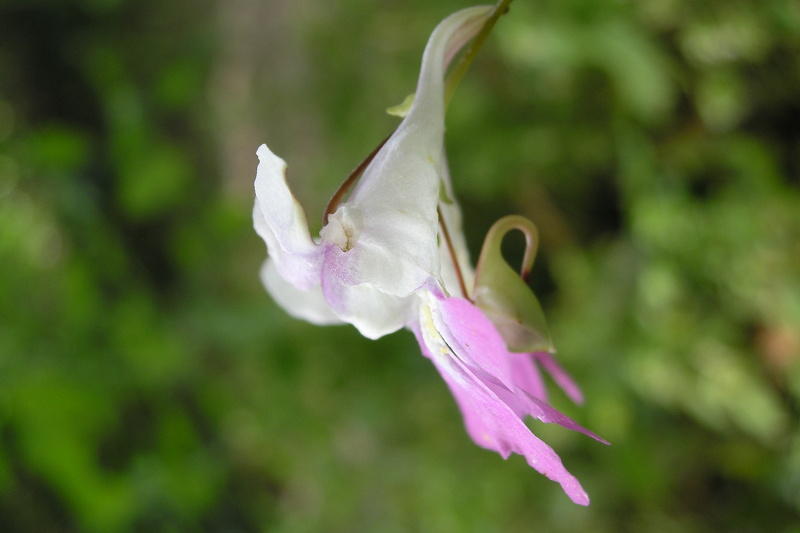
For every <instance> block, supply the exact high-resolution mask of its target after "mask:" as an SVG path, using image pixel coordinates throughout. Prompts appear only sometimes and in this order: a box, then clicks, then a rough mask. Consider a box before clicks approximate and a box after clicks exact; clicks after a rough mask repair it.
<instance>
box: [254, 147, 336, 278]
mask: <svg viewBox="0 0 800 533" xmlns="http://www.w3.org/2000/svg"><path fill="white" fill-rule="evenodd" d="M256 153H257V154H258V158H259V164H258V170H257V171H256V181H255V189H256V203H255V206H254V209H253V225H254V226H255V229H256V232H258V234H259V235H260V236H261V238H262V239H264V242H266V243H267V249H268V251H269V255H270V257H271V258H272V260H273V261H275V267H276V269H277V271H278V272H279V273H280V275H281V276H282V277H283V278H284V279H286V280H287V281H289V282H290V283H291V284H292V285H294V286H295V287H297V288H298V289H301V290H307V289H310V288H312V287H313V286H314V285H317V284H319V271H320V265H321V252H322V250H321V248H320V247H319V246H317V245H316V244H315V243H314V241H313V240H312V239H311V235H310V234H309V231H308V220H307V218H306V214H305V212H304V211H303V208H302V207H301V206H300V204H299V203H298V202H297V200H296V199H295V198H294V196H293V195H292V193H291V191H290V190H289V186H288V185H287V184H286V163H285V162H284V160H283V159H281V158H280V157H278V156H276V155H275V154H273V153H272V152H271V151H270V149H269V148H267V145H265V144H262V145H261V146H260V147H259V148H258V151H257V152H256Z"/></svg>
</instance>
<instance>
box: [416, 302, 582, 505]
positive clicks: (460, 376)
mask: <svg viewBox="0 0 800 533" xmlns="http://www.w3.org/2000/svg"><path fill="white" fill-rule="evenodd" d="M435 306H436V304H435V303H434V304H433V307H431V306H428V305H425V306H423V307H422V313H421V316H420V322H419V324H417V325H416V326H414V327H412V330H414V333H415V334H416V336H417V339H418V341H419V344H420V347H421V349H422V351H423V353H424V354H425V356H426V357H428V358H429V359H431V361H432V362H433V364H434V365H435V366H436V368H437V370H438V371H439V373H440V374H441V375H442V377H443V378H444V380H445V382H446V383H447V385H448V387H449V388H450V391H451V392H452V394H453V396H454V397H455V399H456V402H457V403H458V406H459V409H460V410H461V413H462V415H463V417H464V423H465V425H466V428H467V432H468V433H469V435H470V437H471V438H472V440H473V441H475V443H476V444H478V445H479V446H482V447H484V448H487V449H490V450H494V451H496V452H498V453H499V454H500V455H501V456H502V457H503V458H507V457H508V456H509V455H510V454H511V453H512V452H514V453H518V454H520V455H522V456H524V457H525V458H526V460H527V461H528V464H529V465H530V466H531V467H533V468H535V469H536V470H537V471H538V472H540V473H541V474H543V475H545V476H546V477H548V478H549V479H551V480H553V481H556V482H558V483H559V484H560V485H561V487H562V488H563V489H564V492H565V493H566V494H567V495H568V496H569V497H570V499H572V501H574V502H575V503H577V504H580V505H588V503H589V497H588V495H587V494H586V492H585V491H584V490H583V488H582V487H581V484H580V482H579V481H578V480H577V479H576V478H575V477H574V476H573V475H572V474H570V473H569V472H568V471H567V470H566V469H565V468H564V465H563V464H562V462H561V459H560V458H559V457H558V455H557V454H556V453H555V452H554V451H553V449H552V448H551V447H550V446H548V445H547V444H545V443H544V442H542V441H541V440H540V439H539V438H537V437H536V436H535V435H534V434H533V433H531V431H530V429H528V427H527V426H526V425H525V423H524V422H523V420H522V419H521V418H520V416H519V415H518V414H517V413H516V412H515V411H514V409H512V408H511V407H510V406H509V405H508V403H506V401H504V400H503V399H501V397H500V396H498V394H497V392H496V391H497V390H502V387H495V388H494V389H493V388H492V387H490V386H489V385H487V383H486V381H485V378H481V377H479V376H477V375H476V373H475V368H474V367H471V366H469V365H468V364H467V363H466V362H465V359H463V358H461V357H458V356H456V355H455V354H454V350H453V349H452V348H451V347H450V345H449V343H448V342H446V341H445V339H444V338H443V336H442V335H441V333H440V332H439V330H438V327H437V325H436V322H437V320H436V319H435V317H434V315H435V313H436V309H435ZM490 366H492V365H490ZM499 381H500V380H498V383H499ZM540 415H541V416H540V417H539V418H540V419H542V420H546V421H555V422H557V423H562V422H563V421H558V420H554V419H553V417H552V413H551V412H549V411H547V412H542V413H540Z"/></svg>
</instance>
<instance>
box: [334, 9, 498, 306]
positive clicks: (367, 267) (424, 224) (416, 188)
mask: <svg viewBox="0 0 800 533" xmlns="http://www.w3.org/2000/svg"><path fill="white" fill-rule="evenodd" d="M489 11H490V7H478V8H469V9H465V10H462V11H459V12H457V13H455V14H453V15H451V16H450V17H448V18H447V19H445V20H444V21H443V22H442V23H441V24H439V26H438V27H437V28H436V29H435V30H434V32H433V35H432V36H431V38H430V40H429V41H428V45H427V47H426V49H425V54H424V56H423V60H422V68H421V72H420V79H419V83H418V85H417V93H416V97H415V98H414V103H413V105H412V106H411V109H410V111H409V113H408V115H407V116H406V117H405V119H404V120H403V122H402V123H401V124H400V126H399V127H398V129H397V131H395V133H394V134H393V135H392V136H391V138H390V139H389V140H388V141H387V142H386V144H385V145H384V146H383V148H382V149H381V150H380V151H379V152H378V154H377V155H376V156H375V158H374V159H373V161H372V162H371V163H370V165H369V166H368V167H367V169H366V170H365V171H364V174H363V175H362V177H361V179H360V181H359V182H358V184H357V185H356V186H355V187H354V189H353V192H352V193H351V195H350V198H349V199H348V200H347V202H346V203H347V204H351V205H353V206H356V207H357V208H358V209H359V211H360V212H361V214H362V215H363V230H362V231H361V234H360V236H359V238H358V242H357V243H356V244H355V246H354V248H353V249H352V250H351V251H350V252H348V253H346V254H342V255H340V256H337V257H335V258H332V261H334V262H335V265H334V264H333V263H332V264H331V265H330V267H331V270H332V271H333V272H334V273H336V272H342V273H347V274H348V276H349V280H348V279H347V278H341V279H340V281H341V282H342V283H349V282H357V283H364V284H368V285H373V286H374V287H375V288H376V289H377V290H379V291H382V292H385V293H388V294H391V295H395V296H408V295H410V294H411V293H412V292H414V291H415V290H417V289H418V288H419V287H420V286H422V285H423V284H424V283H426V281H427V280H428V279H429V278H430V277H431V276H433V277H436V278H438V277H439V256H438V254H439V252H438V246H437V233H438V217H437V213H436V205H437V203H438V201H439V187H440V184H441V177H440V175H439V170H440V163H441V160H442V153H443V146H444V111H445V109H444V72H445V68H446V66H447V61H448V60H449V59H450V58H451V57H452V55H453V54H454V53H455V52H456V51H457V49H458V47H460V46H463V44H464V43H465V42H466V41H467V40H469V38H470V37H471V36H472V35H474V34H475V33H476V32H477V31H478V29H479V28H480V26H481V24H482V23H483V22H484V21H485V20H486V18H487V16H488V13H489ZM359 247H362V248H363V252H362V254H361V255H360V256H356V255H355V254H353V255H350V254H351V253H352V252H353V251H355V250H356V249H357V248H359ZM355 257H358V260H359V261H365V262H364V263H358V265H356V266H351V267H348V266H346V265H345V264H344V263H347V262H353V263H354V262H355V261H356V259H355ZM387 265H392V267H391V268H392V270H393V271H394V272H399V273H400V275H397V276H387V275H386V271H385V270H386V267H387ZM373 267H376V268H373Z"/></svg>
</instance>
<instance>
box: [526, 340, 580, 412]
mask: <svg viewBox="0 0 800 533" xmlns="http://www.w3.org/2000/svg"><path fill="white" fill-rule="evenodd" d="M532 355H533V357H534V359H536V362H538V363H539V364H540V365H542V367H543V368H544V369H545V370H546V371H547V373H548V374H550V375H551V376H552V377H553V381H555V382H556V384H557V385H558V386H559V387H561V389H562V390H563V391H564V392H565V393H566V394H567V396H569V398H570V399H571V400H572V401H573V402H575V403H577V404H582V403H583V393H582V392H581V389H580V387H578V384H577V383H575V381H574V380H573V379H572V378H571V377H570V375H569V374H567V371H566V370H564V369H563V368H561V365H559V364H558V362H557V361H556V360H555V359H554V358H553V356H552V355H550V354H549V353H547V352H536V353H534V354H532Z"/></svg>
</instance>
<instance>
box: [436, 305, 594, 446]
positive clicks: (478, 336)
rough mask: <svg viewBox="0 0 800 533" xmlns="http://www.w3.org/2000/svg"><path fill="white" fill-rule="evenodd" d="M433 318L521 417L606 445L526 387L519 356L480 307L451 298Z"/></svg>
mask: <svg viewBox="0 0 800 533" xmlns="http://www.w3.org/2000/svg"><path fill="white" fill-rule="evenodd" d="M432 316H433V319H434V324H435V326H436V329H437V331H438V332H439V334H440V335H441V337H442V339H443V340H444V342H446V343H447V345H448V346H449V347H450V349H452V351H453V354H454V355H455V356H456V357H457V358H459V359H460V360H461V361H462V362H463V363H464V364H465V365H466V366H467V367H468V368H469V369H470V370H471V371H472V373H473V374H474V375H475V376H476V377H478V378H479V379H481V380H482V381H483V382H484V383H485V384H486V386H487V387H489V388H490V389H491V390H493V391H494V392H495V393H496V394H497V395H498V397H500V398H502V399H503V400H504V401H505V402H506V403H507V404H508V406H509V407H510V408H511V409H512V410H513V411H514V412H516V413H517V414H519V416H525V415H531V416H533V417H534V418H537V419H539V420H541V421H542V422H547V423H550V422H555V423H556V424H559V425H561V426H563V427H566V428H567V429H571V430H573V431H578V432H580V433H583V434H585V435H588V436H590V437H592V438H593V439H596V440H599V441H601V442H605V441H604V440H603V439H601V438H600V437H598V436H597V435H595V434H594V433H592V432H591V431H589V430H587V429H585V428H583V427H581V426H580V425H579V424H578V423H577V422H575V421H574V420H572V419H571V418H569V417H568V416H566V415H563V414H561V413H559V412H558V411H556V410H555V409H553V408H552V407H550V406H549V405H547V403H546V402H544V401H542V400H541V399H540V398H536V397H535V395H534V394H533V393H532V392H531V391H529V390H525V389H524V388H522V386H521V385H522V381H521V378H522V377H523V376H517V375H515V374H514V373H513V370H514V366H513V365H512V361H513V359H512V358H513V357H515V355H516V354H512V353H510V352H509V351H508V349H507V348H506V347H505V343H504V340H503V338H502V337H501V336H500V333H499V332H498V331H497V329H496V327H495V326H494V324H492V322H491V321H490V320H489V319H488V318H487V317H486V316H485V315H484V314H483V312H482V311H481V310H480V309H479V308H478V307H476V306H475V305H473V304H472V303H471V302H469V301H467V300H464V299H461V298H447V299H444V300H442V301H441V302H439V305H438V306H434V311H433V312H432ZM508 391H510V392H511V395H510V396H509V394H508Z"/></svg>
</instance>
